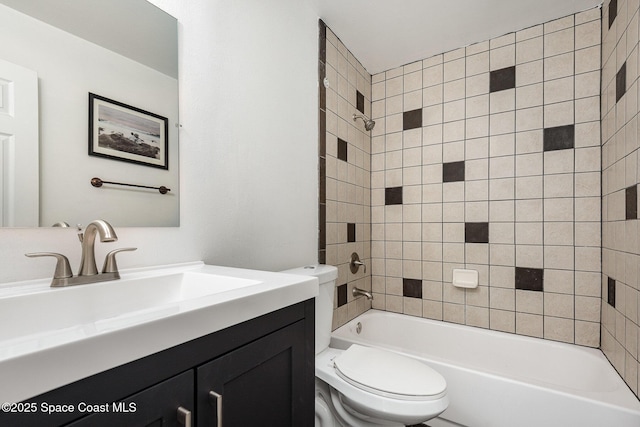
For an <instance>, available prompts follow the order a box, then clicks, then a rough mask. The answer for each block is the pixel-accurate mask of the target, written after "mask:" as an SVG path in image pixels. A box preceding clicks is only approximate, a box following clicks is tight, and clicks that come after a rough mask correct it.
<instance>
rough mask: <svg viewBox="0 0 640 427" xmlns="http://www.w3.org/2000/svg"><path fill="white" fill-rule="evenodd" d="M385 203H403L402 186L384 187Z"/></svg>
mask: <svg viewBox="0 0 640 427" xmlns="http://www.w3.org/2000/svg"><path fill="white" fill-rule="evenodd" d="M384 204H385V205H401V204H402V187H388V188H385V189H384Z"/></svg>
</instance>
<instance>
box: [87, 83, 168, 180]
mask: <svg viewBox="0 0 640 427" xmlns="http://www.w3.org/2000/svg"><path fill="white" fill-rule="evenodd" d="M89 155H90V156H97V157H103V158H107V159H112V160H118V161H123V162H129V163H136V164H139V165H144V166H149V167H154V168H160V169H169V120H168V119H167V118H166V117H162V116H160V115H158V114H154V113H151V112H149V111H145V110H142V109H140V108H136V107H133V106H131V105H127V104H124V103H122V102H118V101H114V100H113V99H109V98H105V97H103V96H100V95H96V94H94V93H91V92H90V93H89Z"/></svg>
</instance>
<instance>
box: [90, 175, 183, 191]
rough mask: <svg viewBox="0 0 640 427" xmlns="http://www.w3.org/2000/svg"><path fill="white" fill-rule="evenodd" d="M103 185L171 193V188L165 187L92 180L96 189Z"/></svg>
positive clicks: (98, 179)
mask: <svg viewBox="0 0 640 427" xmlns="http://www.w3.org/2000/svg"><path fill="white" fill-rule="evenodd" d="M102 184H113V185H124V186H127V187H137V188H150V189H152V190H158V191H159V192H160V194H167V193H168V192H169V191H171V189H170V188H167V187H165V186H164V185H163V186H160V187H150V186H148V185H138V184H126V183H124V182H113V181H103V180H102V179H100V178H91V185H93V186H94V187H102Z"/></svg>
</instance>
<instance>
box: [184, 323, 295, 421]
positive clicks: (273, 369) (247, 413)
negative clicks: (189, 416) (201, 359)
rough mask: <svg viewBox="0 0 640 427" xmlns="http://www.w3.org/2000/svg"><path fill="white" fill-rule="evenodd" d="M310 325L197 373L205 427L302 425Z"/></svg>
mask: <svg viewBox="0 0 640 427" xmlns="http://www.w3.org/2000/svg"><path fill="white" fill-rule="evenodd" d="M303 327H304V325H303V324H301V323H296V324H294V325H291V326H288V327H286V328H284V329H281V330H279V331H277V332H274V333H272V334H270V335H267V336H266V337H263V338H261V339H259V340H257V341H254V342H252V343H250V344H247V345H246V346H244V347H241V348H239V349H237V350H234V351H232V352H230V353H228V354H226V355H224V356H222V357H220V358H218V359H215V360H213V361H211V362H209V363H207V364H205V365H202V366H200V367H199V368H198V369H197V383H198V386H197V398H198V406H197V407H198V412H197V417H196V418H197V420H198V425H199V426H216V425H220V424H219V421H220V420H222V421H223V422H224V426H225V427H246V426H301V425H305V423H304V420H305V418H306V415H307V414H305V413H303V412H302V411H301V410H299V408H298V405H297V404H296V397H297V396H300V395H301V394H302V393H303V390H302V385H303V384H304V381H303V378H301V376H302V375H304V373H305V369H304V363H303V362H304V358H303V357H302V356H303V354H304V340H303V338H304V334H303V333H302V330H303Z"/></svg>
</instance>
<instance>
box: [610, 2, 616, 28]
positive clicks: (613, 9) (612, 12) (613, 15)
mask: <svg viewBox="0 0 640 427" xmlns="http://www.w3.org/2000/svg"><path fill="white" fill-rule="evenodd" d="M616 16H618V0H611V2H610V3H609V28H611V26H612V25H613V21H615V19H616Z"/></svg>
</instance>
